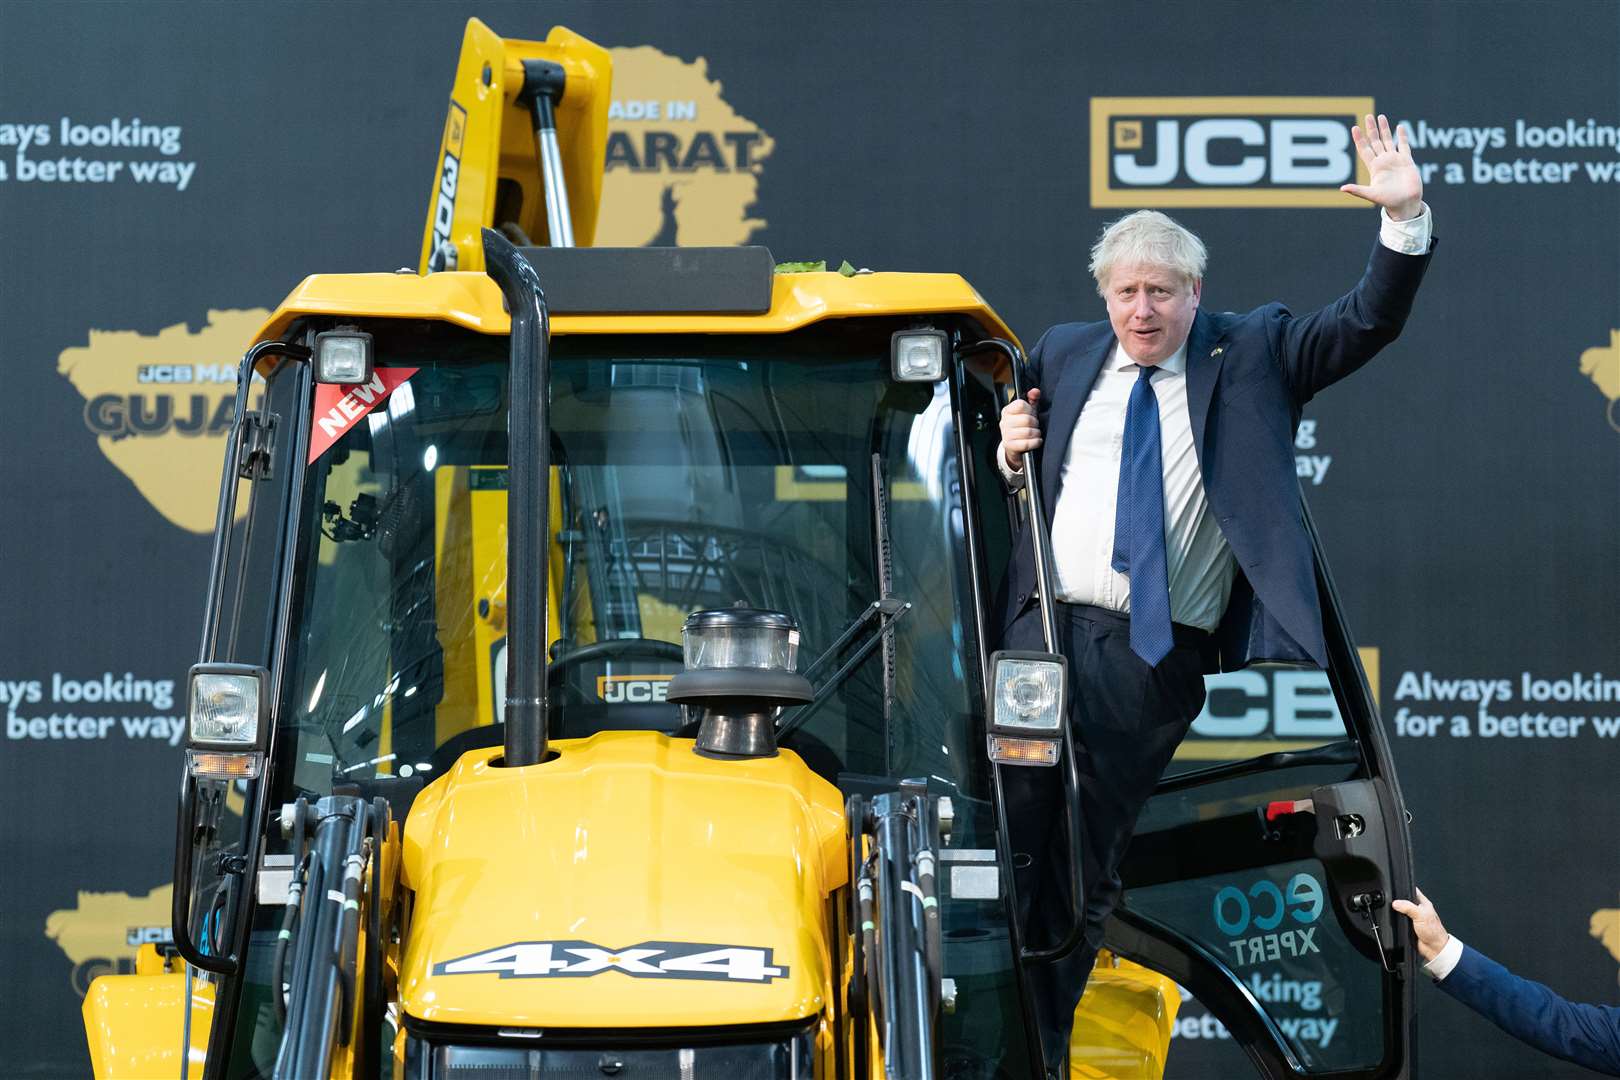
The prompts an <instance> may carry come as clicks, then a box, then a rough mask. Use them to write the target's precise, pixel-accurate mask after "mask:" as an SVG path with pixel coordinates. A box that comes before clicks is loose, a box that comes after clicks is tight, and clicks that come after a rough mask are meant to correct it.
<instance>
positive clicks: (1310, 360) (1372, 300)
mask: <svg viewBox="0 0 1620 1080" xmlns="http://www.w3.org/2000/svg"><path fill="white" fill-rule="evenodd" d="M1434 249H1435V241H1434V240H1431V241H1430V242H1429V250H1428V251H1427V252H1426V253H1424V254H1422V255H1403V254H1401V253H1400V252H1398V251H1392V250H1391V249H1389V248H1387V247H1385V246H1384V245H1383V243H1382V242H1375V243H1374V244H1373V252H1372V257H1371V258H1370V259H1368V260H1367V269H1366V271H1365V272H1364V273H1363V274H1362V275H1361V280H1360V281H1358V282H1357V283H1356V287H1355V288H1354V289H1351V290H1350V291H1349V292H1347V293H1345V294H1344V295H1343V296H1341V297H1339V298H1338V299H1337V300H1335V301H1334V302H1333V303H1331V304H1329V305H1327V306H1326V307H1324V308H1321V309H1320V310H1317V311H1313V312H1311V313H1310V314H1308V315H1301V316H1298V317H1295V316H1294V315H1292V314H1290V313H1289V311H1288V309H1286V308H1284V307H1283V306H1282V305H1280V304H1273V305H1272V306H1271V307H1270V308H1267V309H1263V310H1264V312H1265V314H1266V317H1267V320H1266V321H1267V328H1268V331H1269V334H1270V338H1271V347H1272V351H1273V354H1274V355H1275V356H1276V357H1277V359H1278V361H1279V363H1281V365H1282V370H1283V377H1284V378H1285V379H1286V380H1287V381H1288V386H1289V389H1290V391H1291V392H1292V393H1293V397H1294V400H1295V401H1296V402H1298V403H1299V404H1301V405H1303V404H1305V402H1307V401H1309V400H1310V399H1311V398H1312V397H1314V396H1315V395H1316V394H1317V392H1318V391H1320V390H1321V389H1322V388H1323V387H1326V386H1329V385H1331V384H1332V383H1335V382H1337V381H1338V380H1340V379H1342V378H1344V377H1345V376H1346V375H1349V374H1350V373H1351V372H1353V371H1355V370H1356V369H1357V368H1359V367H1361V365H1363V364H1365V363H1366V362H1367V361H1369V360H1371V359H1372V358H1373V357H1374V356H1376V355H1377V354H1378V350H1380V349H1382V348H1383V347H1384V346H1385V345H1388V344H1389V343H1390V342H1392V341H1394V340H1395V338H1396V337H1397V336H1399V334H1400V332H1401V327H1403V326H1405V325H1406V317H1407V316H1408V315H1409V314H1411V311H1412V300H1413V298H1414V297H1416V296H1417V291H1418V286H1419V285H1421V284H1422V283H1423V273H1424V271H1425V270H1427V269H1428V266H1429V259H1430V257H1431V256H1432V255H1433V254H1434Z"/></svg>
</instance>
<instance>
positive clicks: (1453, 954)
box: [1423, 934, 1463, 982]
mask: <svg viewBox="0 0 1620 1080" xmlns="http://www.w3.org/2000/svg"><path fill="white" fill-rule="evenodd" d="M1462 953H1463V943H1462V941H1461V940H1460V939H1459V938H1458V937H1457V935H1456V934H1452V935H1451V937H1449V938H1448V939H1446V943H1445V945H1443V946H1441V948H1440V951H1439V952H1438V953H1436V954H1435V957H1434V959H1433V960H1430V961H1429V962H1428V963H1427V964H1424V965H1423V970H1424V971H1426V972H1428V973H1429V978H1431V979H1433V980H1434V981H1435V982H1439V981H1440V980H1441V979H1443V978H1445V977H1446V976H1447V975H1450V974H1451V969H1452V968H1454V967H1456V966H1457V961H1459V960H1461V959H1462Z"/></svg>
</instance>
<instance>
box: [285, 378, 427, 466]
mask: <svg viewBox="0 0 1620 1080" xmlns="http://www.w3.org/2000/svg"><path fill="white" fill-rule="evenodd" d="M417 370H418V369H416V368H413V367H380V368H373V369H372V371H371V381H370V382H365V383H360V384H359V385H356V386H339V385H337V384H335V383H316V384H315V423H314V425H313V426H312V427H311V428H310V431H309V460H310V461H311V463H313V462H314V461H315V459H316V458H318V457H320V456H321V455H322V454H324V453H326V452H327V451H328V450H330V449H331V448H332V444H333V443H335V442H337V441H338V440H339V439H341V438H342V437H343V433H344V432H346V431H348V430H349V429H350V428H352V427H354V425H355V424H357V423H359V422H360V418H361V417H362V416H365V415H366V414H367V413H368V412H370V411H371V410H372V409H375V408H376V407H377V406H378V405H381V404H382V403H383V402H384V401H386V400H387V399H388V395H389V394H392V393H393V392H394V391H395V390H396V389H398V388H399V387H400V386H401V385H402V384H403V383H404V382H405V380H406V379H409V378H410V377H411V376H412V375H415V374H416V372H417Z"/></svg>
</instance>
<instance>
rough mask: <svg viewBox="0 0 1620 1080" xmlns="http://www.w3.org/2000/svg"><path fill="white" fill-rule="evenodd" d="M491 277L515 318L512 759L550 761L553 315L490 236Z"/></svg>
mask: <svg viewBox="0 0 1620 1080" xmlns="http://www.w3.org/2000/svg"><path fill="white" fill-rule="evenodd" d="M483 234H484V266H485V272H486V273H487V274H489V276H490V277H491V278H493V279H494V280H495V284H497V285H499V286H500V288H501V294H502V295H503V296H505V297H506V306H507V307H508V308H509V309H510V310H511V312H512V374H511V382H510V394H511V397H510V404H509V411H508V414H507V466H506V479H507V493H506V594H507V630H506V755H505V759H504V761H503V762H502V764H505V765H511V766H519V767H521V766H524V765H538V764H539V763H540V762H542V761H544V760H546V612H547V607H546V589H547V585H548V579H547V576H546V547H547V540H548V538H549V537H550V535H551V521H550V513H551V499H550V498H549V495H550V490H549V489H550V482H551V438H550V432H551V394H550V388H551V348H550V344H551V316H550V314H549V313H548V312H547V310H546V296H545V293H544V292H543V291H542V290H541V288H540V276H539V275H538V274H536V273H535V272H534V267H533V266H531V265H529V261H528V260H527V259H525V258H524V257H523V255H522V254H521V253H520V252H519V251H518V249H517V248H515V247H513V246H512V244H511V242H510V241H508V240H507V239H506V237H504V236H502V235H501V234H500V233H499V232H497V231H495V230H494V229H485V230H483Z"/></svg>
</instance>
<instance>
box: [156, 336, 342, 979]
mask: <svg viewBox="0 0 1620 1080" xmlns="http://www.w3.org/2000/svg"><path fill="white" fill-rule="evenodd" d="M267 356H290V357H293V358H294V359H298V360H308V359H309V357H310V351H309V349H307V348H305V347H304V346H302V345H294V344H292V343H290V342H286V341H261V342H259V343H258V344H257V345H255V346H253V348H251V349H249V350H248V351H247V352H246V353H245V354H244V355H243V357H242V362H241V364H240V366H239V367H238V368H237V373H236V401H235V407H234V408H233V410H232V416H231V431H230V434H229V436H227V438H226V441H225V468H224V471H223V473H222V474H221V476H220V482H219V506H218V509H217V510H216V512H215V515H214V548H213V553H212V554H211V555H210V556H209V561H208V592H207V603H206V607H205V608H204V612H203V632H202V642H201V644H200V645H199V647H198V650H197V652H198V657H197V658H198V662H199V663H204V664H206V663H208V662H210V661H211V660H214V659H217V657H216V656H215V651H216V649H217V648H218V644H219V620H220V605H221V603H222V599H223V598H222V596H221V594H222V592H223V591H224V588H225V568H226V566H227V565H228V563H229V562H230V554H231V532H232V527H233V524H234V522H235V521H236V495H237V489H238V485H239V481H240V480H241V467H242V440H243V436H244V434H245V431H246V424H247V401H248V393H249V391H250V389H251V386H252V382H253V371H254V368H255V367H257V366H258V363H259V361H260V360H262V359H264V358H265V357H267ZM237 614H238V616H239V615H240V613H237ZM181 769H182V770H183V771H182V775H181V778H180V808H179V814H178V819H177V821H176V827H175V845H174V895H173V898H172V900H171V902H170V905H169V923H170V926H169V929H170V932H171V933H172V935H173V937H174V948H175V951H176V952H178V953H179V954H180V955H181V957H182V958H183V959H184V960H185V961H186V963H188V964H190V965H191V966H192V967H195V968H199V969H201V970H203V971H208V972H212V973H213V974H215V975H235V974H237V973H238V972H239V971H241V969H242V958H241V957H240V956H239V955H238V954H237V952H236V950H235V949H234V948H233V949H232V950H231V951H229V952H228V953H226V954H225V955H224V956H217V955H215V956H210V955H208V954H207V953H204V952H203V951H202V950H201V949H200V948H198V947H197V943H196V942H195V941H193V940H192V938H191V884H192V883H191V878H192V872H193V870H194V869H195V868H194V867H193V865H192V862H193V860H192V854H193V848H194V847H195V846H196V837H195V836H193V832H194V830H195V829H196V810H197V807H196V793H197V784H196V779H195V778H194V777H193V776H192V775H191V768H190V764H189V763H187V764H184V765H182V766H181ZM245 825H247V822H246V821H244V826H245ZM255 839H256V838H255V837H252V836H250V835H249V834H248V833H246V832H244V833H243V849H244V854H245V853H246V852H248V851H252V850H254V841H255ZM244 880H249V878H244ZM234 921H235V920H233V922H234ZM226 936H229V937H231V938H232V939H234V938H235V937H236V936H237V935H235V934H231V935H224V934H219V935H212V936H211V938H210V940H211V941H213V944H214V945H215V947H217V946H218V945H219V943H220V942H219V941H218V940H217V939H219V938H224V937H226Z"/></svg>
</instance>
